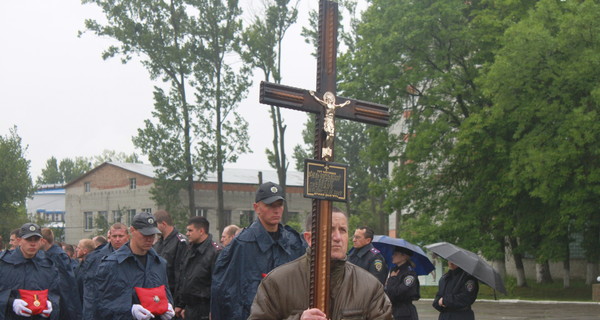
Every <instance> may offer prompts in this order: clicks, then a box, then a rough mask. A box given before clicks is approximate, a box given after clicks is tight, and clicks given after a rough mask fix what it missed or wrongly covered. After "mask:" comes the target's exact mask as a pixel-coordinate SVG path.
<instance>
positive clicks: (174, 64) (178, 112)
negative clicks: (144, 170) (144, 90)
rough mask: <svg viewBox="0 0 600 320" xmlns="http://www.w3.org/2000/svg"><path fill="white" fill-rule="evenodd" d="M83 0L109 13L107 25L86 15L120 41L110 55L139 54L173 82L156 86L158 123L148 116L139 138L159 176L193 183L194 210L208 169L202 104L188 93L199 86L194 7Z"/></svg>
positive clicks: (90, 25)
mask: <svg viewBox="0 0 600 320" xmlns="http://www.w3.org/2000/svg"><path fill="white" fill-rule="evenodd" d="M83 3H94V4H96V5H98V6H99V7H100V8H101V9H102V11H103V12H104V14H105V16H106V18H107V22H106V24H105V25H102V24H100V23H98V22H97V21H94V20H86V28H87V30H90V31H92V32H94V33H95V34H97V35H99V36H108V37H110V38H113V39H115V40H117V41H118V42H119V45H112V46H110V47H109V48H108V49H107V50H106V51H105V52H104V53H103V58H104V59H107V58H111V57H115V56H121V59H122V61H123V63H126V62H128V61H130V60H131V59H132V58H133V57H134V56H137V57H139V58H140V59H141V63H142V64H143V65H144V66H145V67H146V69H147V70H148V72H149V73H150V77H151V78H152V79H161V80H163V82H165V83H167V87H168V88H169V89H168V92H167V93H165V91H164V89H162V88H160V87H155V88H154V101H155V103H154V106H155V111H154V112H153V114H152V115H153V117H154V118H155V119H156V120H157V123H153V122H152V121H150V120H146V121H145V122H144V128H142V129H138V135H137V136H136V137H134V138H133V143H134V145H135V146H136V147H138V148H140V149H141V150H142V153H144V154H146V155H148V159H149V160H150V163H152V164H153V165H154V166H156V167H157V168H159V169H158V172H157V175H158V177H159V179H160V178H165V177H176V178H179V179H182V180H184V181H186V182H187V184H186V190H187V196H188V210H189V213H190V214H192V212H193V210H194V206H195V202H194V174H195V173H199V174H198V175H199V176H202V172H201V171H200V167H201V165H199V164H198V163H195V162H194V159H193V156H192V148H193V145H192V135H196V134H197V135H200V134H201V132H200V131H199V130H196V132H194V129H195V128H196V127H195V126H194V125H193V123H194V122H195V121H194V119H195V117H194V115H195V114H196V115H197V113H194V112H195V110H196V109H197V106H194V105H192V104H190V103H188V95H187V93H186V92H187V90H188V88H190V87H193V86H192V85H191V84H190V81H191V74H192V70H193V68H194V64H195V61H197V60H200V59H199V58H198V57H196V56H194V54H192V52H193V47H194V46H195V43H197V42H199V41H198V40H197V39H195V37H196V35H195V31H194V30H192V29H190V23H191V22H190V19H191V18H190V17H189V16H188V12H189V10H188V8H190V6H188V5H187V4H186V3H185V2H184V1H180V0H173V1H169V2H163V1H134V0H123V1H116V2H115V1H104V0H84V1H83Z"/></svg>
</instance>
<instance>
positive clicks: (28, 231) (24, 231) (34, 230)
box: [19, 222, 42, 239]
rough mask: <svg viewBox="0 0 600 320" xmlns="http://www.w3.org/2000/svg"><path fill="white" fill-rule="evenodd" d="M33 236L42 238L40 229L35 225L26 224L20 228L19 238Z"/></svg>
mask: <svg viewBox="0 0 600 320" xmlns="http://www.w3.org/2000/svg"><path fill="white" fill-rule="evenodd" d="M33 236H38V237H40V238H41V237H42V228H40V226H39V225H37V224H35V223H31V222H28V223H26V224H24V225H23V226H21V229H20V230H19V238H21V239H27V238H30V237H33Z"/></svg>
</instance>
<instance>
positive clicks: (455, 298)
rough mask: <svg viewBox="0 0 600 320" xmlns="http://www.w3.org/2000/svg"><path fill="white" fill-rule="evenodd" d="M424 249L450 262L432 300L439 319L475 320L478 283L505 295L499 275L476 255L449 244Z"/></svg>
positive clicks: (444, 243)
mask: <svg viewBox="0 0 600 320" xmlns="http://www.w3.org/2000/svg"><path fill="white" fill-rule="evenodd" d="M425 248H427V249H429V250H430V251H432V252H433V253H435V254H437V255H439V256H440V257H442V258H444V259H446V260H448V268H449V270H448V273H446V274H444V275H443V276H442V278H441V279H440V284H439V288H438V293H437V294H436V297H435V299H434V300H433V307H434V308H436V309H437V310H438V311H440V316H439V319H465V320H470V319H475V315H474V314H473V311H472V310H471V305H472V304H473V303H474V302H475V299H477V293H478V292H479V281H481V282H483V283H485V284H487V285H488V286H490V287H491V288H492V289H494V290H498V291H500V292H501V293H504V294H506V288H505V287H504V282H503V281H502V278H501V277H500V274H498V272H496V270H494V268H493V267H492V266H491V265H489V264H488V263H487V262H486V261H485V260H484V259H482V258H481V257H480V256H479V255H477V254H476V253H474V252H471V251H469V250H466V249H463V248H461V247H459V246H456V245H454V244H452V243H448V242H438V243H433V244H429V245H426V246H425Z"/></svg>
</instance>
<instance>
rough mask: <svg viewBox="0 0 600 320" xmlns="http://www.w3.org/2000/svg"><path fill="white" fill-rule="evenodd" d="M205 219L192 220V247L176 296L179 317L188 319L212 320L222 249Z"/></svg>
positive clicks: (188, 229) (189, 228)
mask: <svg viewBox="0 0 600 320" xmlns="http://www.w3.org/2000/svg"><path fill="white" fill-rule="evenodd" d="M208 227H209V223H208V220H206V218H204V217H193V218H190V219H189V221H188V226H187V228H186V229H187V233H186V234H187V236H188V239H189V242H190V244H189V246H188V250H187V251H186V254H185V256H184V258H183V263H182V265H181V271H180V278H179V279H178V283H179V286H178V288H177V294H176V296H175V306H176V307H175V314H176V315H177V316H178V317H184V318H185V319H186V320H190V319H191V320H200V319H202V320H203V319H208V315H209V313H210V286H211V284H212V272H213V266H214V264H215V260H216V259H217V255H218V253H219V251H220V250H221V247H220V246H219V245H218V244H217V243H216V242H214V241H212V236H211V235H210V234H208Z"/></svg>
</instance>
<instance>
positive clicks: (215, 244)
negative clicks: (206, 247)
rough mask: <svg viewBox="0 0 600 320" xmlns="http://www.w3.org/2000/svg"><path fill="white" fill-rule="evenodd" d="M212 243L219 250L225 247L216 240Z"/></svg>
mask: <svg viewBox="0 0 600 320" xmlns="http://www.w3.org/2000/svg"><path fill="white" fill-rule="evenodd" d="M211 244H212V246H213V247H214V248H215V249H217V250H221V249H223V247H222V246H220V245H219V244H218V243H216V242H214V241H213V242H212V243H211Z"/></svg>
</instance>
